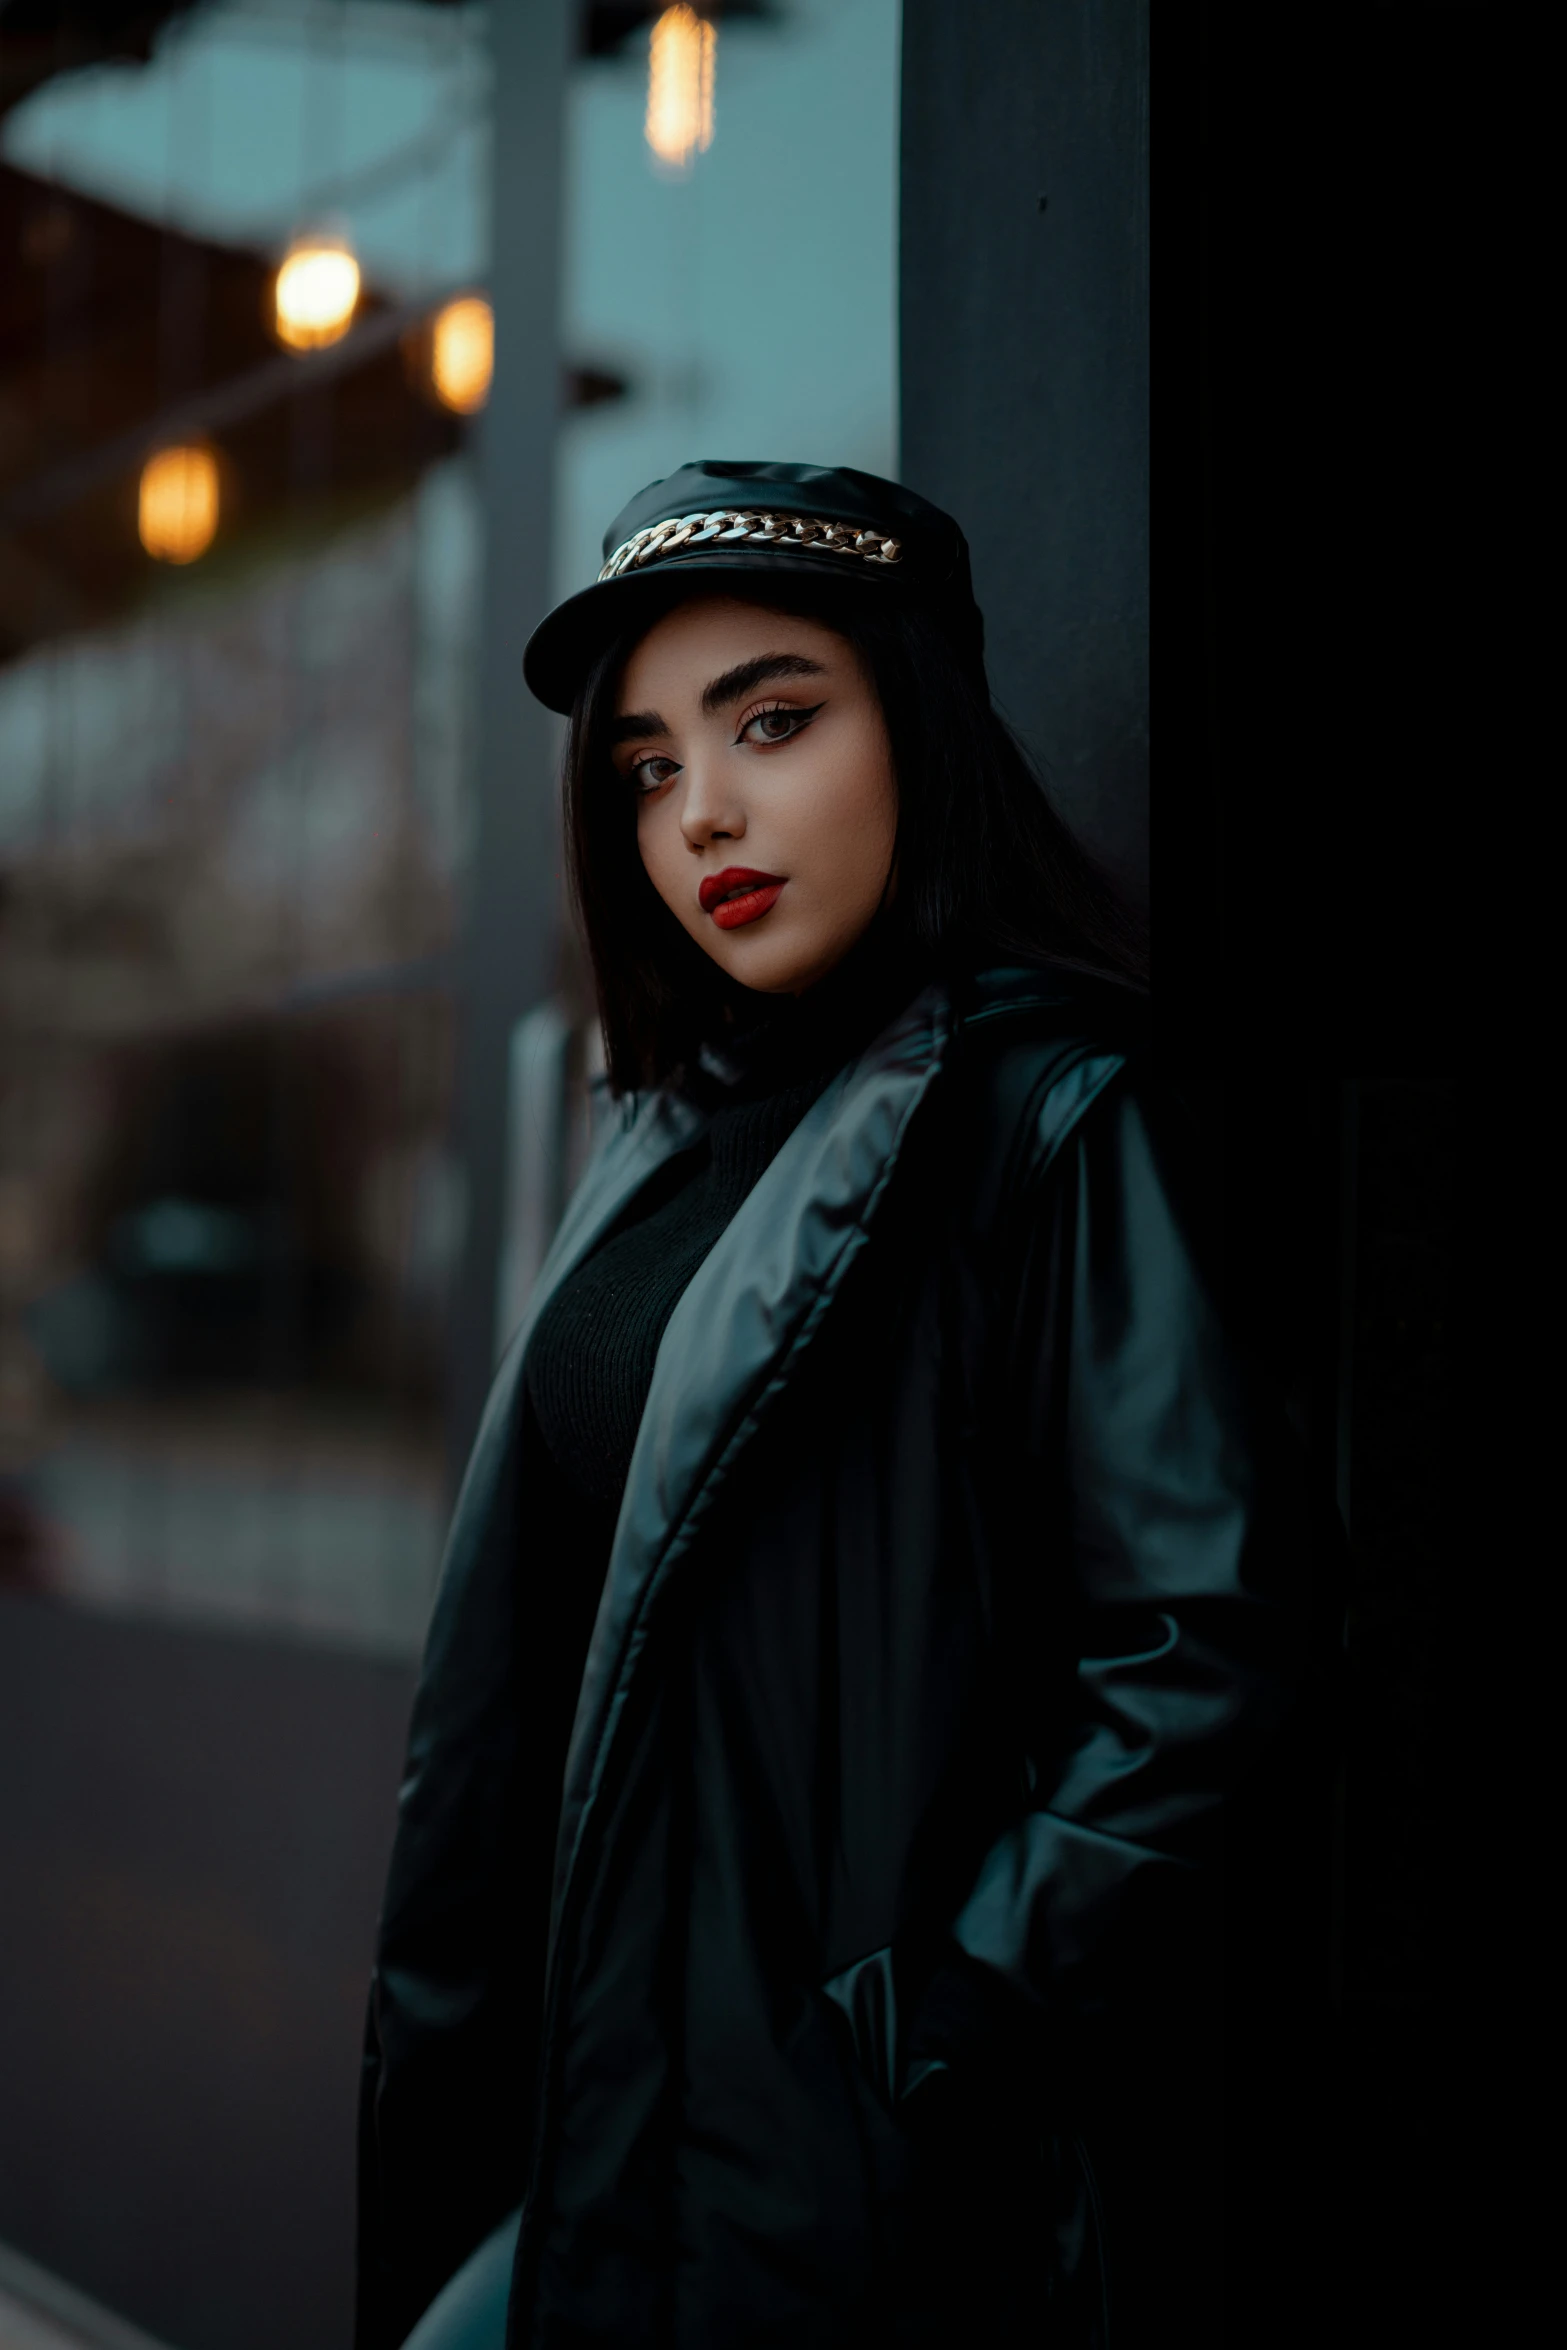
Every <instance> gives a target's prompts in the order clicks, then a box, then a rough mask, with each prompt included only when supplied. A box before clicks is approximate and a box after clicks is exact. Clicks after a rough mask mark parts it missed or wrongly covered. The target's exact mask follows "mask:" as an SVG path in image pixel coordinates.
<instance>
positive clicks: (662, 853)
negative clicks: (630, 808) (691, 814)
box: [637, 799, 691, 929]
mask: <svg viewBox="0 0 1567 2350" xmlns="http://www.w3.org/2000/svg"><path fill="white" fill-rule="evenodd" d="M637 854H638V855H639V856H640V857H641V859H642V870H643V872H644V873H645V874H646V875H647V877H648V879H649V881H651V883H652V884H653V887H654V888H655V889H656V890H657V892H658V894H659V896H660V897H661V898H662V899H663V901H664V903H665V905H666V906H668V907H669V908H670V909H671V911H672V912H673V913H675V914H678V916H679V917H680V919H681V921H682V922H684V923H685V924H686V927H687V928H688V929H689V928H690V920H689V909H688V907H687V904H686V899H687V897H688V896H689V895H690V888H689V873H688V868H689V866H690V863H691V852H690V850H689V849H688V848H687V847H686V844H685V839H684V836H683V834H682V833H681V830H680V827H679V825H678V824H677V823H675V822H674V820H673V817H672V814H671V810H670V803H669V801H668V800H667V799H663V800H652V801H647V802H640V803H639V804H638V807H637ZM682 881H685V882H686V883H687V887H686V889H685V890H684V891H682V890H681V888H680V883H681V882H682Z"/></svg>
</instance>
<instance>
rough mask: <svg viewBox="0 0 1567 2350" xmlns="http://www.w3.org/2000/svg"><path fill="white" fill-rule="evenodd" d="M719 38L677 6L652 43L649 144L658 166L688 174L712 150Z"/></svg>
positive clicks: (686, 9) (656, 28)
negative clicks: (694, 162)
mask: <svg viewBox="0 0 1567 2350" xmlns="http://www.w3.org/2000/svg"><path fill="white" fill-rule="evenodd" d="M717 57H718V33H717V30H716V28H715V27H714V26H712V25H711V24H709V23H708V22H707V20H706V19H705V18H704V17H700V16H698V15H697V13H696V10H695V9H694V8H690V7H688V6H687V5H686V0H679V5H678V6H676V7H673V8H666V9H665V10H664V13H663V15H662V16H661V17H659V19H658V21H657V23H656V24H655V25H654V27H653V33H652V38H651V40H650V41H649V43H648V73H647V126H646V127H647V143H648V145H649V146H650V147H651V148H652V150H653V153H654V154H655V155H656V156H657V158H658V160H659V162H660V163H663V164H666V165H668V166H669V168H670V169H671V170H675V171H684V170H685V169H686V168H687V167H688V165H689V164H690V161H691V158H692V156H693V155H694V154H697V153H699V152H700V153H702V154H705V153H706V152H707V150H708V148H709V147H710V146H711V145H712V144H713V73H714V68H715V66H716V63H717Z"/></svg>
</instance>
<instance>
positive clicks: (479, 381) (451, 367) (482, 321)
mask: <svg viewBox="0 0 1567 2350" xmlns="http://www.w3.org/2000/svg"><path fill="white" fill-rule="evenodd" d="M494 371H495V313H494V312H493V310H492V309H491V308H490V305H489V303H488V302H487V301H486V300H485V299H484V296H483V295H482V294H460V295H459V296H458V298H457V300H456V301H455V302H448V303H447V304H446V306H445V308H444V309H443V310H440V311H438V312H437V313H436V318H435V325H434V328H433V330H432V333H431V340H430V381H431V383H432V385H433V386H434V388H435V396H436V398H437V399H438V400H439V401H440V402H441V404H442V406H443V407H446V408H451V409H455V411H456V413H457V414H458V415H459V416H472V415H473V413H474V412H475V410H476V409H479V408H482V407H483V406H484V403H485V401H486V400H487V399H488V398H489V394H490V377H491V376H492V374H493V373H494Z"/></svg>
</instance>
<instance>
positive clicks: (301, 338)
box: [272, 234, 359, 351]
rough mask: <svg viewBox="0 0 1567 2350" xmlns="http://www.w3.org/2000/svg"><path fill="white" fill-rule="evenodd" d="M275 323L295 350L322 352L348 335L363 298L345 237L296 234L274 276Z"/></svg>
mask: <svg viewBox="0 0 1567 2350" xmlns="http://www.w3.org/2000/svg"><path fill="white" fill-rule="evenodd" d="M272 300H273V323H274V325H275V327H276V331H277V337H278V340H279V342H282V343H286V344H287V345H288V347H289V349H290V350H291V351H318V350H320V349H321V348H322V346H323V345H324V344H326V343H335V342H337V341H338V339H339V338H340V337H341V336H343V335H345V334H347V332H348V329H349V327H350V326H351V324H352V323H353V316H354V306H355V304H356V303H357V302H358V300H359V264H358V262H357V261H356V260H355V259H354V256H353V253H352V252H351V250H350V249H349V246H348V244H347V242H346V240H345V239H343V238H341V237H334V236H324V235H320V234H317V235H313V236H304V237H296V239H295V240H294V242H293V244H292V245H291V246H290V247H289V249H288V251H287V253H286V254H285V255H284V257H283V260H282V263H281V264H280V266H279V269H278V273H277V276H276V278H275V279H274V280H273V290H272Z"/></svg>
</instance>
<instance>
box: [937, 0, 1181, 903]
mask: <svg viewBox="0 0 1567 2350" xmlns="http://www.w3.org/2000/svg"><path fill="white" fill-rule="evenodd" d="M1147 18H1148V10H1147V0H1049V4H1048V5H1043V4H1042V0H977V4H972V5H970V6H968V7H964V8H953V7H950V6H948V5H946V4H945V0H905V6H904V11H903V181H902V214H901V236H902V254H901V279H902V284H901V296H902V324H901V365H902V440H901V458H900V464H901V469H902V473H903V478H904V480H905V481H907V482H908V483H909V484H910V486H911V487H913V488H915V489H917V490H919V491H921V492H922V493H923V494H924V495H925V496H927V497H931V498H934V499H935V500H936V502H937V503H938V504H939V505H942V506H945V507H947V508H948V509H949V511H950V512H952V513H954V514H955V515H956V516H957V518H958V520H959V522H960V523H961V524H962V526H963V529H964V531H965V532H966V534H967V536H968V539H969V544H970V546H971V548H972V551H973V558H974V580H975V592H976V593H977V595H978V597H979V602H980V606H981V608H982V610H983V612H984V614H985V624H986V636H987V646H988V657H989V664H990V674H991V684H992V688H993V690H994V692H995V695H996V699H997V701H998V702H999V704H1000V706H1001V707H1002V709H1003V710H1004V711H1005V712H1006V714H1007V716H1008V717H1009V718H1010V719H1011V721H1012V723H1013V724H1014V726H1016V727H1017V728H1018V730H1019V731H1020V732H1021V734H1022V735H1023V736H1024V738H1025V740H1026V741H1027V742H1028V743H1029V745H1030V747H1031V748H1032V749H1033V750H1034V751H1035V753H1036V755H1038V756H1039V757H1041V758H1042V760H1043V763H1044V767H1045V772H1046V775H1047V778H1048V781H1049V783H1050V786H1051V788H1052V791H1053V794H1054V796H1055V798H1056V802H1057V805H1058V806H1059V808H1060V810H1061V813H1062V814H1063V815H1064V816H1065V817H1066V818H1067V819H1068V821H1069V822H1070V823H1071V824H1072V825H1073V827H1074V828H1075V829H1076V831H1077V832H1078V834H1079V836H1080V837H1081V838H1082V839H1083V841H1084V842H1085V843H1086V844H1087V845H1088V846H1089V847H1090V848H1092V849H1094V850H1096V851H1097V852H1098V853H1099V854H1100V855H1101V856H1102V857H1103V858H1104V859H1105V860H1106V862H1107V863H1108V864H1109V865H1110V866H1111V868H1112V870H1113V871H1114V872H1115V874H1116V875H1117V877H1118V878H1119V879H1120V880H1121V881H1122V883H1123V884H1124V886H1125V887H1126V888H1127V890H1128V893H1129V894H1130V895H1131V896H1132V897H1133V898H1134V899H1135V900H1136V901H1137V902H1138V903H1139V904H1142V903H1144V902H1145V901H1146V890H1147V867H1148V853H1147V832H1148V781H1147V772H1148V684H1147V661H1148V579H1147V563H1148V507H1147V500H1148V420H1147V402H1148V310H1147V303H1148V218H1147V162H1148V155H1147V123H1146V117H1147V109H1148V25H1147Z"/></svg>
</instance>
